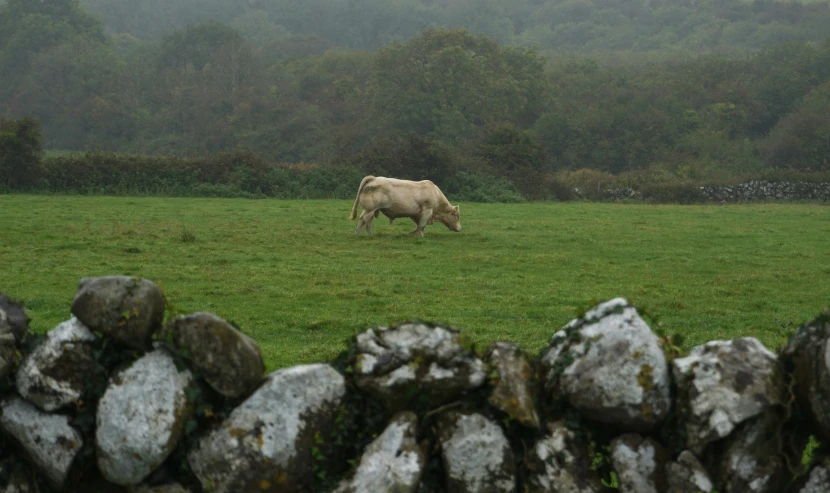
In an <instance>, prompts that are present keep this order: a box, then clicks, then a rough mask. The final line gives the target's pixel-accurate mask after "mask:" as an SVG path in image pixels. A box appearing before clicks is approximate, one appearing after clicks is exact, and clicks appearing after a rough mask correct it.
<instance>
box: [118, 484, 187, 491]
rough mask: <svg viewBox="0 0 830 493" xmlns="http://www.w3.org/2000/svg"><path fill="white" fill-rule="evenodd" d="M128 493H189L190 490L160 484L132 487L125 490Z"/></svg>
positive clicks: (173, 485) (176, 485)
mask: <svg viewBox="0 0 830 493" xmlns="http://www.w3.org/2000/svg"><path fill="white" fill-rule="evenodd" d="M127 492H128V493H190V490H188V489H186V488H184V487H183V486H182V485H180V484H178V483H170V484H162V485H159V486H147V485H141V486H134V487H132V488H129V489H128V490H127Z"/></svg>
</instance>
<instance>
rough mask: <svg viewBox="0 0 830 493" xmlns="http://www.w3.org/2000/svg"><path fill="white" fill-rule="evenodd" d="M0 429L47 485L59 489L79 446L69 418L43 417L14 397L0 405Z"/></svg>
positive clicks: (44, 414)
mask: <svg viewBox="0 0 830 493" xmlns="http://www.w3.org/2000/svg"><path fill="white" fill-rule="evenodd" d="M0 426H2V427H3V431H5V432H6V433H7V434H8V435H10V436H11V437H14V439H15V440H17V442H19V443H20V446H21V447H22V448H23V450H24V451H25V453H26V456H27V457H28V459H29V460H30V461H31V462H32V463H33V464H34V465H35V467H36V468H37V469H38V470H39V471H40V472H41V473H42V474H43V475H44V476H45V477H46V479H47V480H48V482H49V483H50V485H51V486H52V487H53V488H55V489H56V490H62V489H63V487H64V484H65V483H66V479H67V477H68V476H69V471H70V468H71V467H72V461H73V460H75V456H76V455H78V452H79V451H80V450H81V447H82V446H83V438H82V437H81V434H80V433H79V432H78V431H76V430H75V429H74V428H72V427H71V426H69V417H68V416H63V415H59V414H46V413H44V412H43V411H41V410H39V409H38V408H36V407H35V406H33V405H31V404H29V403H28V402H26V401H25V400H23V399H21V398H20V397H16V396H15V397H12V398H10V399H8V400H6V401H5V402H3V404H2V416H0Z"/></svg>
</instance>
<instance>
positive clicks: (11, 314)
mask: <svg viewBox="0 0 830 493" xmlns="http://www.w3.org/2000/svg"><path fill="white" fill-rule="evenodd" d="M28 333H29V316H28V315H26V309H25V308H24V307H23V304H22V303H17V302H15V301H13V300H12V299H11V298H9V297H8V295H6V294H3V293H0V334H13V335H14V338H15V341H16V343H17V344H18V345H20V343H22V342H23V341H24V339H26V334H28Z"/></svg>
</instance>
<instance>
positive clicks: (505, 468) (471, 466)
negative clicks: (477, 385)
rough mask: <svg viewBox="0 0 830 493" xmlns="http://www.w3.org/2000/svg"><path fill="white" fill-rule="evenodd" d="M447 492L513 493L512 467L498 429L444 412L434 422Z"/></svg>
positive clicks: (484, 421)
mask: <svg viewBox="0 0 830 493" xmlns="http://www.w3.org/2000/svg"><path fill="white" fill-rule="evenodd" d="M438 436H439V438H440V440H441V457H442V459H443V460H444V471H445V474H446V485H447V492H449V493H477V492H482V493H483V492H487V493H495V492H502V491H505V492H513V491H515V490H516V466H515V464H514V462H513V451H512V450H511V448H510V443H509V442H508V441H507V438H506V437H505V436H504V432H503V431H502V429H501V427H500V426H499V425H498V424H496V423H494V422H493V421H491V420H489V419H487V418H486V417H484V416H482V415H481V414H478V413H472V414H466V413H460V412H448V413H446V414H444V415H442V416H441V417H440V418H439V420H438Z"/></svg>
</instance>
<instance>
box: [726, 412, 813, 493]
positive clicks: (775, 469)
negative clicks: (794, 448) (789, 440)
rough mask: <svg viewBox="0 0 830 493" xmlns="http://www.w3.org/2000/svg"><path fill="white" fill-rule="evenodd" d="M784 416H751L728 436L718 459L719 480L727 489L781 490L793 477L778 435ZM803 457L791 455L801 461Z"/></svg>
mask: <svg viewBox="0 0 830 493" xmlns="http://www.w3.org/2000/svg"><path fill="white" fill-rule="evenodd" d="M782 422H783V416H781V415H780V414H779V413H777V412H772V411H770V412H766V413H764V414H763V415H761V416H759V417H757V418H755V419H753V420H750V421H748V422H746V423H745V424H743V425H742V426H741V427H740V428H739V429H738V430H736V431H735V432H734V433H733V434H732V436H730V437H729V439H728V440H727V444H726V452H725V453H724V455H723V458H722V459H720V460H719V461H718V463H719V465H720V479H719V481H718V482H719V483H720V484H721V485H725V487H724V491H725V492H726V493H779V492H781V491H784V490H785V488H786V485H787V482H788V480H789V479H790V478H791V475H790V474H789V471H788V469H787V466H786V464H785V462H784V461H783V460H782V457H781V456H780V446H779V445H780V442H779V436H780V433H781V430H780V424H781V423H782ZM800 459H801V457H789V460H790V463H792V464H798V462H799V460H800Z"/></svg>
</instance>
